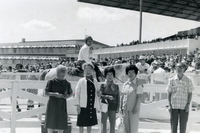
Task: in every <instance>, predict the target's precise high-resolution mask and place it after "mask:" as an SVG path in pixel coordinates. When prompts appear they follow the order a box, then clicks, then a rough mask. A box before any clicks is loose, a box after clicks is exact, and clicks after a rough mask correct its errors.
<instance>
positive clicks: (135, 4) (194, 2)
mask: <svg viewBox="0 0 200 133" xmlns="http://www.w3.org/2000/svg"><path fill="white" fill-rule="evenodd" d="M78 1H79V2H86V3H91V4H97V5H103V6H110V7H116V8H122V9H129V10H134V11H140V0H78ZM142 5H143V7H142V10H143V12H147V13H152V14H158V15H164V16H170V17H176V18H182V19H188V20H194V21H200V0H143V4H142Z"/></svg>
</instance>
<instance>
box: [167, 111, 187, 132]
mask: <svg viewBox="0 0 200 133" xmlns="http://www.w3.org/2000/svg"><path fill="white" fill-rule="evenodd" d="M178 120H179V121H180V133H185V132H186V127H187V121H188V112H185V110H181V109H172V112H171V118H170V122H171V133H177V127H178Z"/></svg>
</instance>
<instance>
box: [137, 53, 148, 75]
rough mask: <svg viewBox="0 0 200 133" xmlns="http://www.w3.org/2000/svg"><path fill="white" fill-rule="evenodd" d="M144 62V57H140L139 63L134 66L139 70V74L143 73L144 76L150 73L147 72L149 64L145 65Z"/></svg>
mask: <svg viewBox="0 0 200 133" xmlns="http://www.w3.org/2000/svg"><path fill="white" fill-rule="evenodd" d="M145 60H146V57H145V56H140V58H139V61H140V62H138V63H137V64H136V67H137V68H138V69H139V73H140V74H141V73H145V74H149V73H150V71H149V68H150V66H149V64H147V63H146V62H145Z"/></svg>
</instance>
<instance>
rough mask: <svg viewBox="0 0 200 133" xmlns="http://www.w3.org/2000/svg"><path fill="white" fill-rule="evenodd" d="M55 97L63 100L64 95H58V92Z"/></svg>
mask: <svg viewBox="0 0 200 133" xmlns="http://www.w3.org/2000/svg"><path fill="white" fill-rule="evenodd" d="M54 96H55V97H57V98H63V95H62V94H60V93H57V92H56V93H54Z"/></svg>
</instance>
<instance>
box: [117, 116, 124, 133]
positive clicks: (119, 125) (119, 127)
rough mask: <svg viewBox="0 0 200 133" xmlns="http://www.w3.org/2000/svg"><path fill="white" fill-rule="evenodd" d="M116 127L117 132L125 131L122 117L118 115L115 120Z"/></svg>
mask: <svg viewBox="0 0 200 133" xmlns="http://www.w3.org/2000/svg"><path fill="white" fill-rule="evenodd" d="M116 127H117V130H118V132H119V133H125V125H124V117H123V115H120V117H119V118H117V120H116Z"/></svg>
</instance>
